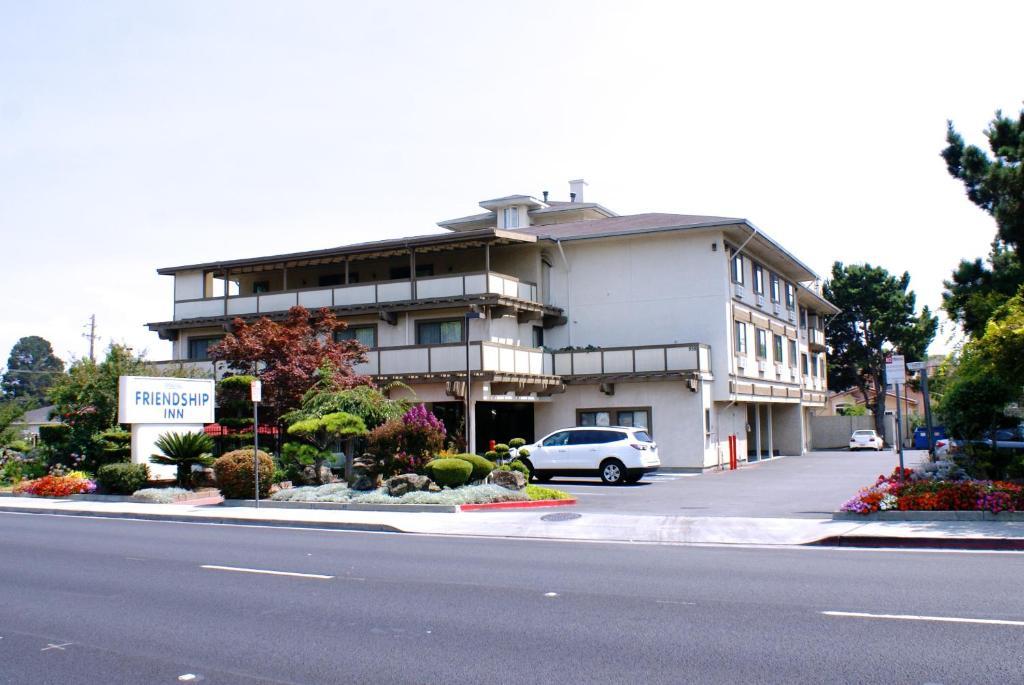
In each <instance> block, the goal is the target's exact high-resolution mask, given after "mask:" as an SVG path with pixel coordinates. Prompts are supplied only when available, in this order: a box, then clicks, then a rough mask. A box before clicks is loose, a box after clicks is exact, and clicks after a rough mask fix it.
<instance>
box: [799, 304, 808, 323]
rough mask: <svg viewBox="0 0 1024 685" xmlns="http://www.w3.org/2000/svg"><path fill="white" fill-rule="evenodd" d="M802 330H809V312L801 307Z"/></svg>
mask: <svg viewBox="0 0 1024 685" xmlns="http://www.w3.org/2000/svg"><path fill="white" fill-rule="evenodd" d="M800 328H807V310H806V309H804V308H803V307H800Z"/></svg>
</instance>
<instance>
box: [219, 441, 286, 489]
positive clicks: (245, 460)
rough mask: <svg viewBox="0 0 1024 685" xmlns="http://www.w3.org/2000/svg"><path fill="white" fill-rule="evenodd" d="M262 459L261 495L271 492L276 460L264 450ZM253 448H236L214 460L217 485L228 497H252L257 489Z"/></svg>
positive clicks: (260, 452) (261, 454)
mask: <svg viewBox="0 0 1024 685" xmlns="http://www.w3.org/2000/svg"><path fill="white" fill-rule="evenodd" d="M259 459H260V497H266V496H267V495H268V494H270V485H271V483H272V482H273V478H274V460H273V459H271V457H270V455H269V454H267V453H266V452H264V451H263V450H260V451H259ZM252 462H253V455H252V450H234V451H233V452H228V453H227V454H225V455H224V456H222V457H220V458H219V459H218V460H217V461H215V462H213V472H214V474H215V475H216V476H217V487H218V488H219V489H220V491H221V494H223V495H224V497H225V498H226V499H251V498H252V496H253V493H254V491H255V487H256V486H255V483H254V478H253V468H252V466H253V464H252Z"/></svg>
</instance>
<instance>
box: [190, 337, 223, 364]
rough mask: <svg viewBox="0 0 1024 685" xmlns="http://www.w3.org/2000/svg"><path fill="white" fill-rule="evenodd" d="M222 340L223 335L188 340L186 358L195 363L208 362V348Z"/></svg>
mask: <svg viewBox="0 0 1024 685" xmlns="http://www.w3.org/2000/svg"><path fill="white" fill-rule="evenodd" d="M223 339H224V336H223V335H216V336H211V337H208V338H189V339H188V358H189V359H190V360H192V361H196V362H205V361H209V360H210V353H209V351H210V348H211V347H213V346H214V345H216V344H217V343H219V342H220V341H221V340H223Z"/></svg>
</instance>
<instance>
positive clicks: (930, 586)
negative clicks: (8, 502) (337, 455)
mask: <svg viewBox="0 0 1024 685" xmlns="http://www.w3.org/2000/svg"><path fill="white" fill-rule="evenodd" d="M0 550H2V553H0V607H2V610H0V683H18V684H19V685H20V684H24V683H61V684H74V683H145V684H149V683H177V682H203V683H271V682H273V683H540V682H552V683H729V684H730V685H735V683H755V682H756V683H886V684H887V685H888V684H891V683H922V684H923V683H943V684H949V683H967V682H970V683H1014V682H1018V683H1019V682H1022V680H1024V675H1022V674H1024V650H1022V647H1021V646H1022V645H1024V599H1022V596H1021V594H1020V593H1019V592H1018V591H1017V589H1016V587H1017V579H1019V578H1020V577H1021V574H1022V573H1024V556H1021V555H1020V554H1013V553H1004V554H998V553H974V554H971V553H949V552H895V551H867V550H826V549H753V548H722V547H681V546H655V545H627V544H620V545H612V544H588V543H560V542H545V541H537V540H527V541H519V540H500V539H489V538H454V537H426V536H423V537H421V536H411V535H403V534H367V533H341V532H325V531H309V530H286V529H274V528H253V527H234V526H216V525H197V524H180V523H155V522H138V521H124V520H105V519H80V518H64V517H51V516H41V515H16V514H0ZM210 566H214V567H216V566H219V567H231V568H244V569H251V570H254V571H278V572H287V573H300V574H316V575H319V576H326V577H323V578H320V577H306V576H296V575H267V574H264V573H253V572H243V571H238V570H225V569H223V568H220V569H219V568H209V567H210ZM829 611H833V612H849V613H868V614H888V615H891V614H898V615H913V616H918V617H926V618H923V619H918V620H910V619H896V618H872V617H859V616H849V615H845V614H840V615H829V614H824V613H822V612H829ZM927 617H931V618H927ZM936 618H954V619H968V620H979V619H980V620H993V621H997V622H996V623H973V622H949V621H940V620H935V619H936ZM999 621H1002V623H1000V622H999ZM1012 622H1017V623H1016V624H1014V623H1012Z"/></svg>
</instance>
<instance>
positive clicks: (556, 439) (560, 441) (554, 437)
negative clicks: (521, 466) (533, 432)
mask: <svg viewBox="0 0 1024 685" xmlns="http://www.w3.org/2000/svg"><path fill="white" fill-rule="evenodd" d="M570 433H572V431H558V432H557V433H552V434H551V435H549V436H548V437H546V438H544V442H542V443H541V444H542V445H543V446H544V447H564V446H565V445H568V444H569V434H570Z"/></svg>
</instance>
